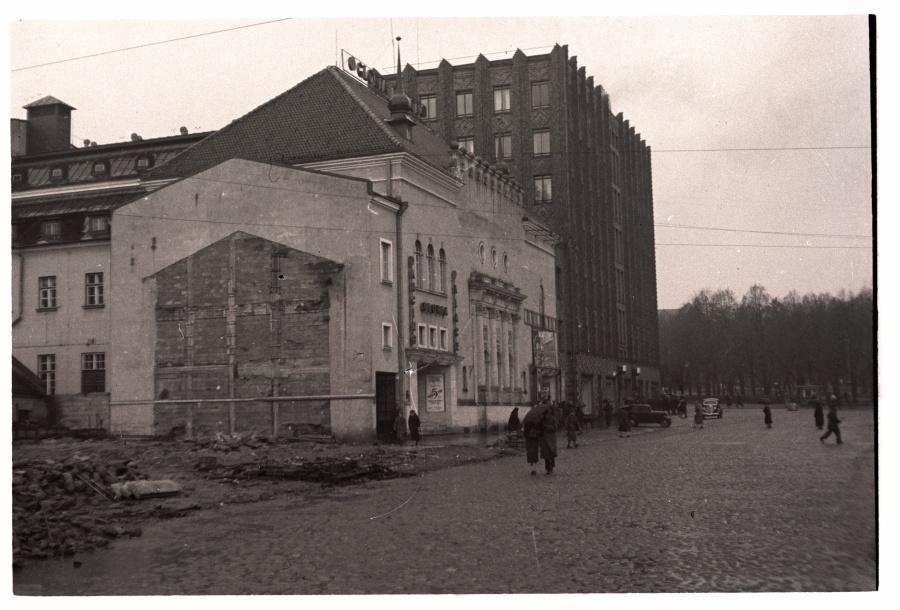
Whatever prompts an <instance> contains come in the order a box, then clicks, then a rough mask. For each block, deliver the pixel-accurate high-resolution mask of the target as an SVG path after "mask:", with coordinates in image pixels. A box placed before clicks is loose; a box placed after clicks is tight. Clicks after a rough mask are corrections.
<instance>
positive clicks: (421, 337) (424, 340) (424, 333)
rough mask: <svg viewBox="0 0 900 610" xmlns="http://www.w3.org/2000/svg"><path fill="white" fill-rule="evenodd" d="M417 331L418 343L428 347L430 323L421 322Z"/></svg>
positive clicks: (420, 345)
mask: <svg viewBox="0 0 900 610" xmlns="http://www.w3.org/2000/svg"><path fill="white" fill-rule="evenodd" d="M417 331H418V332H416V344H417V345H418V346H419V347H428V325H427V324H419V327H418V329H417Z"/></svg>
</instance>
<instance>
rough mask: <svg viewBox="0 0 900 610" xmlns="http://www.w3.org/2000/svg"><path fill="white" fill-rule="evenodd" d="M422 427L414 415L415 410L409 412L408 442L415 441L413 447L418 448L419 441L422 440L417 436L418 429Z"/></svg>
mask: <svg viewBox="0 0 900 610" xmlns="http://www.w3.org/2000/svg"><path fill="white" fill-rule="evenodd" d="M421 425H422V422H420V421H419V416H418V415H416V410H415V409H410V410H409V438H410V440H413V441H415V443H416V444H415V446H416V447H418V446H419V441H420V440H421V439H422V435H421V434H419V427H420V426H421Z"/></svg>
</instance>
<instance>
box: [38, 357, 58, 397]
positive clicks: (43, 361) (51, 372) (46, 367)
mask: <svg viewBox="0 0 900 610" xmlns="http://www.w3.org/2000/svg"><path fill="white" fill-rule="evenodd" d="M38 378H40V380H41V383H43V384H44V392H45V393H46V394H47V396H53V395H54V394H56V354H44V355H41V356H38Z"/></svg>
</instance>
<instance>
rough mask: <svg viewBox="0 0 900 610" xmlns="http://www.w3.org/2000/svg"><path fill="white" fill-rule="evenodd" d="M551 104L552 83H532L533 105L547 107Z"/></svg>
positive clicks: (533, 106)
mask: <svg viewBox="0 0 900 610" xmlns="http://www.w3.org/2000/svg"><path fill="white" fill-rule="evenodd" d="M549 105H550V83H548V82H547V81H543V82H540V83H531V107H532V108H546V107H548V106H549Z"/></svg>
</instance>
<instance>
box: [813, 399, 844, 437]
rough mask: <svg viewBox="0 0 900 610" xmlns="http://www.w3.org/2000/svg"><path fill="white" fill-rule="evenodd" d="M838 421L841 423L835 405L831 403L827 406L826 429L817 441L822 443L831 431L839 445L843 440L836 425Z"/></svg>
mask: <svg viewBox="0 0 900 610" xmlns="http://www.w3.org/2000/svg"><path fill="white" fill-rule="evenodd" d="M839 423H841V420H839V419H838V416H837V406H835V405H831V406H830V407H828V431H827V432H825V434H823V435H822V436H820V437H819V442H822V443H824V442H825V439H826V438H828V437H829V436H831V435H832V433H833V434H834V436H835V438H837V444H838V445H840V444H841V443H842V442H843V441H842V440H841V429H840V428H839V427H838V424H839Z"/></svg>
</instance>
